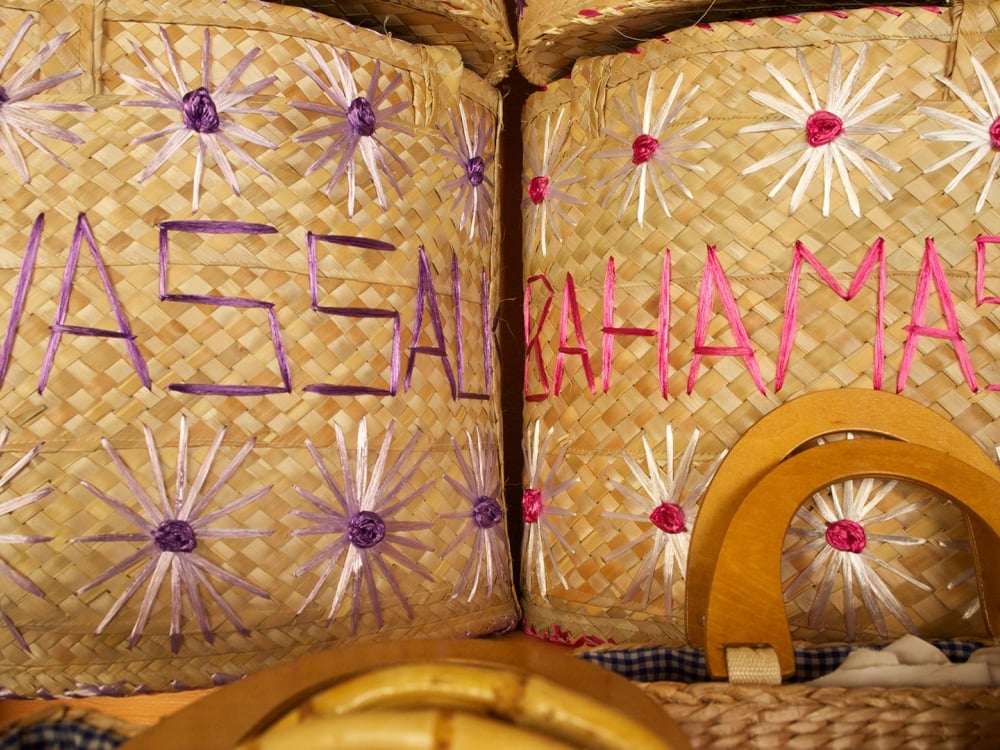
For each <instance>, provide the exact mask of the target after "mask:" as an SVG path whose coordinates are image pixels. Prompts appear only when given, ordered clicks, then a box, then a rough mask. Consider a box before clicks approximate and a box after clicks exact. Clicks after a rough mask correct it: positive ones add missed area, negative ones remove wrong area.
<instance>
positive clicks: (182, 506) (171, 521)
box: [71, 416, 272, 653]
mask: <svg viewBox="0 0 1000 750" xmlns="http://www.w3.org/2000/svg"><path fill="white" fill-rule="evenodd" d="M143 433H144V434H145V437H146V450H147V452H148V454H149V463H150V466H151V470H152V473H153V477H154V482H153V484H154V488H155V494H156V495H157V497H156V498H155V499H154V498H153V497H151V496H150V494H149V493H148V492H147V491H146V490H145V489H144V488H143V486H142V484H141V483H140V482H139V480H138V479H137V478H136V477H135V476H134V475H133V474H132V471H131V470H130V469H129V468H128V466H126V465H125V462H124V461H123V460H122V458H121V456H120V455H119V454H118V451H116V450H115V449H114V447H113V446H112V445H111V443H110V442H109V441H108V440H102V441H101V442H102V445H103V446H104V450H105V452H107V454H108V456H109V457H110V459H111V462H112V463H113V464H114V466H115V467H116V468H117V470H118V473H119V474H120V475H121V478H122V481H123V483H124V484H125V485H126V486H127V487H128V488H129V490H130V491H131V493H132V499H133V500H134V501H135V503H136V504H138V506H139V510H138V511H136V510H134V509H133V508H132V507H130V505H129V504H126V503H124V502H121V501H120V500H117V499H115V498H113V497H111V496H109V495H107V494H105V493H104V492H102V491H101V490H99V489H97V488H96V487H94V486H92V485H91V484H89V483H88V482H86V481H83V480H81V482H80V483H81V484H82V485H83V486H84V487H85V488H87V490H89V491H90V492H91V493H92V494H94V495H95V496H96V497H98V498H100V499H101V500H103V501H104V502H105V503H107V505H109V506H110V507H111V508H112V509H113V510H114V511H115V512H116V513H117V514H118V515H119V516H121V517H122V518H123V519H124V520H126V521H128V522H129V523H130V524H131V525H132V526H134V527H135V528H136V529H137V531H134V532H115V533H109V534H97V535H94V536H85V537H78V538H76V539H73V540H71V541H73V542H138V543H140V544H141V546H140V547H139V549H137V550H136V551H135V552H133V553H132V554H131V555H129V556H128V557H126V558H125V559H124V560H122V561H121V562H119V563H118V564H117V565H114V566H112V567H111V568H110V569H109V570H107V571H105V572H104V573H102V574H101V575H99V576H97V578H95V579H94V580H92V581H90V582H89V583H87V584H86V585H85V586H83V587H82V588H80V589H79V590H78V591H77V592H76V593H77V594H83V593H84V592H86V591H89V590H90V589H93V588H95V587H96V586H100V585H101V584H103V583H105V582H106V581H109V580H111V579H112V578H114V577H115V576H117V575H119V574H122V573H125V572H126V571H128V570H130V569H131V568H133V567H134V566H135V565H137V564H139V563H140V562H142V561H143V560H145V564H144V565H143V566H142V568H141V569H140V570H139V572H138V573H137V574H135V575H134V576H132V578H131V581H130V582H129V585H128V586H127V587H126V588H125V590H124V592H123V593H122V594H121V595H120V596H119V597H118V599H117V600H115V603H114V604H113V605H112V606H111V608H110V609H109V610H108V612H107V614H105V616H104V619H103V620H101V623H100V624H99V625H98V626H97V630H96V631H95V632H96V633H97V634H98V635H99V634H100V633H103V632H104V629H105V628H106V627H107V626H108V624H109V623H110V622H111V621H112V620H113V619H114V618H115V617H116V616H117V615H118V614H119V612H121V610H122V609H123V608H124V607H125V605H126V604H128V602H129V600H130V599H131V598H132V596H133V595H134V594H135V593H136V592H137V591H138V590H139V589H140V588H141V587H142V585H143V584H146V593H145V594H144V595H143V598H142V603H141V604H140V605H139V612H138V614H137V615H136V620H135V625H134V626H133V628H132V633H131V635H130V636H129V642H128V647H129V648H132V647H133V646H135V644H136V643H137V642H138V641H139V638H140V637H141V636H142V632H143V630H144V629H145V627H146V624H147V622H148V620H149V616H150V613H151V611H152V608H153V602H154V601H155V600H156V597H157V594H158V593H159V591H160V588H161V586H163V585H164V583H165V582H166V581H167V580H168V579H169V582H170V583H169V587H170V592H171V601H170V646H171V649H172V650H173V652H174V653H177V651H178V650H179V649H180V645H181V640H182V638H183V636H182V633H181V630H182V628H181V608H182V599H183V598H186V599H187V600H188V601H189V602H190V603H191V609H192V611H193V612H194V615H195V619H196V620H197V622H198V627H199V628H200V630H201V634H202V637H203V638H204V639H205V641H206V642H207V643H212V642H213V641H214V639H215V634H214V632H213V630H212V624H211V622H210V621H209V619H208V612H207V610H206V608H205V604H204V602H203V600H202V595H203V593H207V594H208V595H209V597H210V598H211V599H212V601H214V602H215V603H216V604H218V605H219V608H220V609H221V610H222V612H223V614H224V615H225V616H226V618H227V619H228V620H229V621H230V622H231V623H232V624H233V626H234V627H235V628H236V629H237V631H239V632H240V633H242V634H243V635H249V630H247V628H246V627H245V626H244V625H243V623H242V622H241V621H240V619H239V618H238V617H237V616H236V613H235V612H234V611H233V609H232V607H231V606H230V605H229V604H227V603H226V601H225V600H224V599H223V597H222V594H221V593H220V592H219V591H218V590H217V589H216V587H215V585H213V583H212V581H211V578H216V579H218V580H219V581H221V582H223V583H224V584H226V585H227V586H232V587H236V588H239V589H242V590H243V591H247V592H249V593H251V594H253V595H254V596H259V597H262V598H264V599H269V598H270V597H269V595H268V593H267V592H266V591H263V590H262V589H259V588H258V587H256V586H254V585H252V584H250V583H248V582H247V581H244V580H242V579H241V578H238V577H237V576H236V575H234V574H232V573H230V572H229V571H227V570H225V569H224V568H222V567H220V566H219V565H217V564H216V563H214V562H211V560H209V559H208V557H207V556H206V555H207V554H210V552H211V545H208V544H205V545H202V544H201V543H202V542H205V541H208V540H212V539H221V538H225V539H243V538H247V537H259V536H267V535H269V534H271V533H272V532H271V531H270V530H268V529H241V528H229V527H227V528H216V527H214V526H212V525H211V524H213V523H214V522H215V521H218V520H221V519H224V518H226V517H228V516H229V515H230V514H232V513H233V512H235V511H236V510H239V509H240V508H242V507H243V506H245V505H247V504H249V503H251V502H253V501H254V500H256V499H257V498H259V497H261V496H262V495H263V494H265V493H266V492H267V491H268V490H270V489H271V488H270V487H263V488H261V489H258V490H256V491H254V492H251V493H249V494H247V495H243V496H242V497H239V498H238V499H236V500H232V501H230V502H228V503H226V504H225V505H223V506H222V507H220V508H217V509H216V510H213V511H211V512H206V511H207V510H208V505H209V503H211V502H212V501H213V500H214V499H215V497H216V496H217V495H219V494H220V493H221V492H223V491H224V490H225V489H226V487H227V485H228V482H229V480H230V479H231V478H232V477H233V476H234V475H235V474H236V471H237V470H238V469H239V467H240V465H241V464H242V463H243V460H244V459H245V458H246V457H247V455H248V454H249V453H250V451H251V449H252V448H253V446H254V441H253V440H250V441H248V442H247V443H246V444H245V445H244V446H243V447H242V448H241V449H240V451H239V452H238V453H237V454H236V456H235V457H234V458H233V459H232V460H231V461H230V462H229V464H228V465H227V466H226V467H225V468H224V469H223V470H222V471H221V472H220V473H219V474H218V477H217V478H216V479H215V481H214V483H213V484H212V485H211V486H210V487H209V489H207V490H205V483H206V481H207V480H208V478H209V476H210V472H211V470H212V464H213V462H214V461H215V457H216V454H217V452H218V450H219V447H220V446H221V445H222V440H223V438H224V437H225V433H226V431H225V428H223V429H221V430H219V433H218V434H217V435H216V438H215V441H214V442H213V443H212V445H211V446H210V447H209V449H208V452H207V454H206V456H205V461H204V463H203V464H202V466H201V469H200V471H198V472H197V475H196V476H195V478H194V479H193V480H192V481H191V482H190V484H189V480H188V477H189V476H190V475H189V474H188V426H187V419H186V418H185V417H184V416H182V417H181V427H180V447H179V448H178V451H177V467H176V475H177V480H176V489H175V494H174V497H173V498H172V499H171V498H170V497H168V495H167V490H166V487H165V485H164V482H163V476H164V472H163V468H162V466H161V463H160V458H159V453H158V451H157V447H156V441H155V440H154V438H153V434H152V431H151V430H150V429H149V428H148V427H146V426H143ZM196 550H197V551H196Z"/></svg>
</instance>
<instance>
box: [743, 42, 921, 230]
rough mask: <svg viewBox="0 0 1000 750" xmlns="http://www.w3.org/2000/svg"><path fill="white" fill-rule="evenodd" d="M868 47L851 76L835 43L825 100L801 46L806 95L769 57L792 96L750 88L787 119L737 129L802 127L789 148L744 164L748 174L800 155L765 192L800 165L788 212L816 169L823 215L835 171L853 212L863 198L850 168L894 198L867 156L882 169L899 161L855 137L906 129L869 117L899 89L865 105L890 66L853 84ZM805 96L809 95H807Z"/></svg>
mask: <svg viewBox="0 0 1000 750" xmlns="http://www.w3.org/2000/svg"><path fill="white" fill-rule="evenodd" d="M867 53H868V47H867V46H865V47H862V48H861V51H860V52H859V53H858V57H857V59H856V60H855V61H854V67H853V68H851V71H850V72H849V73H848V74H847V78H844V79H843V80H842V78H841V77H842V74H843V72H842V70H841V61H840V47H839V46H837V45H834V47H833V53H832V57H831V61H830V72H829V75H828V76H827V78H826V81H827V94H826V103H825V104H821V103H820V98H819V94H818V92H817V89H816V84H815V83H814V82H813V79H812V73H811V72H810V70H809V65H808V64H807V63H806V58H805V55H804V54H803V52H802V50H797V52H796V54H797V55H798V61H799V68H800V69H801V71H802V80H803V83H804V85H805V87H806V96H803V95H802V94H801V93H800V92H799V91H797V90H796V88H795V86H794V85H793V84H792V82H791V81H789V80H788V78H786V77H785V75H784V74H783V73H781V71H779V70H778V69H777V68H775V67H774V66H773V65H771V64H770V63H766V64H765V67H766V69H767V70H768V72H769V73H770V74H771V76H772V77H773V78H774V80H775V81H777V83H778V85H779V86H781V88H782V90H783V91H784V92H785V94H786V95H787V97H788V98H787V99H782V98H781V97H779V96H775V95H774V94H769V93H767V92H765V91H751V92H750V97H751V98H752V99H754V100H755V101H757V102H760V103H761V104H763V105H765V106H767V107H770V108H771V109H773V110H774V111H776V112H778V113H779V114H781V115H784V117H785V119H783V120H777V121H774V122H764V123H760V124H758V125H749V126H747V127H745V128H741V129H740V131H739V133H741V134H743V133H763V132H769V131H776V130H789V129H791V130H797V131H799V132H800V133H801V135H802V138H800V139H796V140H795V141H794V142H793V143H791V144H790V145H788V146H786V147H785V148H783V149H780V150H779V151H776V152H775V153H773V154H771V155H770V156H767V157H765V158H763V159H761V160H760V161H758V162H756V163H754V164H752V165H751V166H749V167H747V168H746V169H744V170H743V174H745V175H747V174H752V173H754V172H757V171H759V170H761V169H765V168H767V167H770V166H772V165H774V164H777V163H778V162H780V161H783V160H785V159H787V158H789V157H791V156H795V155H796V154H798V155H799V156H798V158H797V159H796V160H795V162H794V163H793V164H792V166H790V167H789V168H788V169H787V171H786V172H785V174H784V175H783V176H782V177H781V179H780V180H778V182H776V183H775V184H774V187H772V188H771V191H770V192H769V193H768V194H767V197H768V198H774V196H775V195H777V194H778V192H779V191H780V190H781V189H782V188H783V187H784V186H785V184H786V183H787V182H788V181H789V180H791V179H792V177H793V176H794V175H795V174H796V173H797V172H798V171H799V170H800V169H801V170H802V174H801V176H800V177H799V181H798V183H796V185H795V189H794V190H793V191H792V200H791V203H790V204H789V209H788V212H789V213H790V214H791V213H794V212H795V210H796V209H797V208H798V207H799V205H800V204H801V203H802V200H803V198H804V197H805V194H806V191H807V190H808V188H809V185H810V183H811V182H812V180H813V177H814V176H815V175H816V172H817V171H821V172H822V175H823V215H824V216H829V214H830V194H831V191H832V189H833V180H834V173H836V175H837V176H838V177H839V178H840V182H841V185H842V186H843V189H844V193H845V195H846V196H847V203H848V205H849V206H850V208H851V211H853V212H854V215H855V216H861V204H860V201H859V200H858V195H857V192H856V191H855V189H854V186H853V184H852V183H851V179H850V171H851V168H854V169H856V170H857V171H858V172H859V173H861V175H863V176H864V177H865V178H866V179H867V180H868V182H869V183H870V184H871V185H872V187H874V188H875V190H877V191H878V193H879V194H880V195H881V196H882V197H883V198H885V199H886V200H889V199H890V198H892V193H891V192H890V191H889V187H888V185H886V184H885V182H883V181H882V179H881V178H880V177H879V176H878V175H877V174H875V171H874V170H873V169H872V168H871V166H869V164H868V163H867V161H870V162H873V163H874V164H876V165H877V166H878V167H880V168H881V169H883V170H890V171H893V172H898V171H899V170H900V169H901V167H900V165H899V164H897V163H896V162H894V161H893V160H892V159H889V158H888V157H886V156H883V155H881V154H879V153H878V152H876V151H874V150H872V149H871V148H869V147H867V146H865V145H862V144H861V143H860V142H859V141H858V140H856V138H855V137H856V136H869V135H874V134H884V133H899V132H901V130H902V129H901V128H899V127H896V126H894V125H876V124H873V123H870V122H867V120H868V119H869V118H870V117H871V116H872V115H874V114H876V113H877V112H880V111H882V110H883V109H885V108H886V107H888V106H889V105H890V104H892V102H894V101H895V100H896V99H898V98H899V96H900V94H898V93H897V94H893V95H892V96H888V97H886V98H884V99H880V100H878V101H875V102H874V103H871V104H868V105H865V100H866V99H867V98H868V95H869V94H870V93H871V91H872V89H874V87H875V84H876V83H878V81H879V79H880V78H881V77H882V76H883V75H885V73H886V71H887V69H888V66H882V67H881V68H879V69H878V70H876V71H875V73H874V74H872V75H870V76H869V77H868V78H867V80H866V81H865V82H864V85H862V86H861V87H860V88H859V89H858V90H857V93H855V87H857V86H858V84H859V83H860V82H861V77H862V74H863V73H864V67H865V60H866V58H867ZM806 97H808V101H807V98H806ZM866 160H867V161H866Z"/></svg>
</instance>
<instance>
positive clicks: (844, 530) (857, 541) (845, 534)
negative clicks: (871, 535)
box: [826, 518, 868, 554]
mask: <svg viewBox="0 0 1000 750" xmlns="http://www.w3.org/2000/svg"><path fill="white" fill-rule="evenodd" d="M826 543H827V544H829V545H830V546H831V547H833V548H834V549H836V550H840V551H841V552H854V553H855V554H857V553H859V552H861V551H863V550H864V548H865V545H866V544H867V543H868V537H866V536H865V530H864V528H862V526H861V524H860V523H858V522H857V521H851V520H849V519H846V518H843V519H841V520H839V521H834V522H833V523H828V524H827V525H826Z"/></svg>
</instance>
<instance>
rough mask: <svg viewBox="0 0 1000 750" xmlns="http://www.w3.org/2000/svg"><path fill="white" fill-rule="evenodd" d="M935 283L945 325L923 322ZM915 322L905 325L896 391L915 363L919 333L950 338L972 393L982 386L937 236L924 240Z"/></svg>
mask: <svg viewBox="0 0 1000 750" xmlns="http://www.w3.org/2000/svg"><path fill="white" fill-rule="evenodd" d="M931 282H933V283H934V289H935V291H936V292H937V295H938V300H939V301H940V302H941V312H942V314H943V316H944V320H945V326H946V327H945V328H933V327H931V326H926V325H924V317H925V315H926V313H927V301H928V298H929V297H930V285H931ZM912 320H913V322H912V323H911V324H910V325H908V326H905V327H904V330H906V331H907V336H906V344H905V345H904V347H903V361H902V364H900V366H899V375H898V377H897V379H896V392H897V393H899V392H900V391H902V390H903V385H904V384H905V383H906V378H907V376H908V375H909V373H910V365H911V364H912V363H913V357H914V354H916V350H917V339H918V338H919V337H920V336H930V337H931V338H937V339H946V340H948V341H951V344H952V346H953V347H954V349H955V356H956V357H957V358H958V364H959V367H960V368H961V370H962V375H963V376H964V377H965V382H966V383H967V384H968V386H969V388H970V389H971V390H972V392H973V393H975V392H977V391H978V390H979V383H978V382H977V381H976V374H975V373H974V372H973V370H972V362H971V361H970V359H969V352H968V350H967V349H966V348H965V344H964V343H963V341H962V334H961V333H959V330H958V316H957V315H956V314H955V303H954V301H953V300H952V296H951V289H949V288H948V279H947V278H946V277H945V275H944V268H942V267H941V258H940V257H939V256H938V254H937V249H936V248H935V247H934V238H933V237H928V238H927V239H926V240H925V241H924V258H923V262H922V263H921V264H920V275H919V277H918V278H917V289H916V291H915V292H914V295H913V317H912Z"/></svg>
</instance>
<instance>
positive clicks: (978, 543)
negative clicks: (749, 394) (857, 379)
mask: <svg viewBox="0 0 1000 750" xmlns="http://www.w3.org/2000/svg"><path fill="white" fill-rule="evenodd" d="M850 431H854V432H858V433H872V434H876V435H882V436H884V437H891V438H895V439H897V440H904V441H906V442H910V443H915V444H918V445H924V446H927V447H929V448H934V449H935V450H938V451H940V452H942V453H947V454H950V455H952V456H956V457H960V458H961V459H962V460H964V461H965V462H966V463H968V464H971V465H972V466H974V467H975V468H977V469H978V470H979V471H981V472H983V473H985V474H987V475H989V476H992V477H994V478H995V479H996V480H997V481H1000V467H997V466H996V465H995V464H994V463H993V460H992V459H991V458H990V457H989V456H987V455H986V453H985V452H984V451H983V450H982V449H981V448H980V447H979V446H978V445H977V444H976V442H975V441H974V440H973V439H972V438H971V437H969V436H968V435H966V434H965V433H964V432H963V431H962V430H960V429H959V428H958V427H956V426H955V425H954V424H952V423H951V422H950V421H948V420H947V419H945V418H944V417H941V416H940V415H938V414H937V413H935V412H933V411H931V410H930V409H928V408H927V407H925V406H922V405H920V404H918V403H916V402H915V401H912V400H911V399H908V398H906V397H904V396H898V395H896V394H891V393H885V392H882V391H869V390H864V389H857V388H839V389H835V390H831V391H819V392H816V393H810V394H808V395H805V396H801V397H799V398H797V399H794V400H792V401H789V402H787V403H785V404H783V405H781V406H779V407H778V408H777V409H775V410H774V411H772V412H771V413H769V414H767V415H766V416H764V417H763V418H762V419H760V420H759V421H758V422H757V423H756V424H754V425H753V426H752V427H751V428H750V429H749V430H747V431H746V432H745V433H744V434H743V435H742V436H741V437H740V439H739V440H738V441H737V442H736V444H735V445H734V446H733V448H732V450H730V452H729V455H727V456H726V458H725V460H724V461H723V462H722V464H721V465H720V466H719V470H718V472H716V475H715V478H714V479H713V480H712V483H711V485H709V488H708V491H707V492H706V494H705V497H704V499H703V500H702V503H701V510H700V511H699V513H698V520H697V521H696V522H695V525H694V528H693V530H692V532H691V551H690V556H689V558H688V570H687V594H686V597H687V603H686V606H687V634H688V640H689V641H690V642H691V643H692V644H693V645H695V646H704V645H705V612H706V609H707V607H708V592H709V586H710V581H711V580H712V577H713V575H714V571H715V565H716V561H717V559H718V557H719V553H720V550H721V546H722V540H723V538H724V537H725V534H726V528H727V527H728V526H729V523H730V519H731V518H732V517H733V515H734V514H735V513H736V510H737V508H739V506H740V503H741V502H743V498H745V497H746V496H747V493H749V492H750V490H751V488H752V487H753V486H754V485H755V484H757V482H759V481H760V480H761V478H762V477H763V476H764V475H766V474H767V473H768V472H770V471H772V470H774V468H775V467H777V466H778V465H779V464H780V463H781V462H782V461H784V460H785V459H786V458H787V457H788V456H790V455H791V454H792V453H793V452H794V451H795V450H797V449H798V448H800V447H802V446H803V445H804V444H806V443H808V442H809V441H811V440H815V439H816V438H818V437H822V436H824V435H831V434H834V433H845V432H850ZM865 442H866V443H869V444H870V443H871V442H873V441H865ZM802 497H805V496H804V495H803V496H802ZM969 527H970V528H969V532H970V534H969V535H970V541H971V542H972V546H973V551H974V554H975V555H976V557H977V559H978V560H979V561H980V563H981V564H982V566H983V568H984V569H986V570H1000V545H995V544H988V543H985V542H984V539H988V538H989V537H990V536H991V535H990V533H989V530H988V529H986V528H985V527H983V525H982V522H980V521H978V520H976V519H975V518H973V519H970V523H969ZM778 549H780V543H779V545H778V546H776V547H775V550H778ZM980 591H982V592H983V594H984V596H985V597H986V598H987V599H988V600H990V601H1000V576H994V577H993V579H991V580H988V581H986V580H980ZM986 626H987V628H988V629H989V631H990V632H996V630H997V629H998V628H1000V620H992V619H990V617H989V615H988V614H987V616H986Z"/></svg>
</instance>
